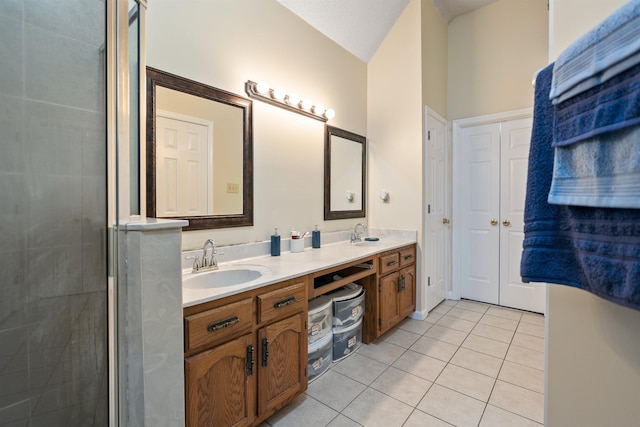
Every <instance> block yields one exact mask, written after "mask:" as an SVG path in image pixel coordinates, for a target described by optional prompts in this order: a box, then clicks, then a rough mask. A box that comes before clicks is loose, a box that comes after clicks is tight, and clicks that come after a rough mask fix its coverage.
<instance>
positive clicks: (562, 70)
mask: <svg viewBox="0 0 640 427" xmlns="http://www.w3.org/2000/svg"><path fill="white" fill-rule="evenodd" d="M638 52H640V0H630V1H629V2H627V3H626V4H625V5H623V6H622V7H620V8H619V9H618V10H616V11H615V12H614V13H612V14H611V15H610V16H609V17H608V18H606V19H605V20H604V21H603V22H602V23H601V24H600V25H598V26H596V27H595V28H594V29H592V30H591V31H589V32H587V33H586V34H584V35H583V36H582V37H580V38H579V39H578V40H576V41H575V42H574V43H572V44H571V46H569V47H568V48H567V49H566V50H565V51H563V52H562V53H561V54H560V55H559V56H558V59H557V60H556V63H555V66H554V70H553V81H552V85H551V88H550V91H549V97H550V98H551V99H552V100H553V103H554V104H556V103H558V102H562V101H563V100H565V99H568V98H569V97H570V96H575V95H576V94H577V93H579V92H580V91H583V90H587V89H589V88H591V87H593V86H596V85H598V84H600V83H602V82H604V81H606V80H607V79H609V78H611V77H613V76H615V75H616V73H617V72H622V71H624V70H625V69H626V68H627V67H631V66H634V65H636V64H638V61H640V57H638V56H635V58H634V59H632V57H633V55H634V54H635V53H638ZM569 91H572V92H571V93H568V92H569Z"/></svg>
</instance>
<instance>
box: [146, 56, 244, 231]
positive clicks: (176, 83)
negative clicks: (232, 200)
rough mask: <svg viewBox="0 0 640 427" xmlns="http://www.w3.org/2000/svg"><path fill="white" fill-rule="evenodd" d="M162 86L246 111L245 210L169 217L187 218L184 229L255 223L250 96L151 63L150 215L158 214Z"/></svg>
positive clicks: (148, 167)
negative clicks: (158, 104)
mask: <svg viewBox="0 0 640 427" xmlns="http://www.w3.org/2000/svg"><path fill="white" fill-rule="evenodd" d="M157 86H162V87H166V88H168V89H173V90H177V91H179V92H183V93H187V94H190V95H194V96H198V97H201V98H206V99H210V100H212V101H215V102H221V103H224V104H227V105H231V106H234V107H238V108H240V109H242V112H243V136H244V146H243V150H242V157H243V160H242V163H243V173H242V179H243V183H242V188H243V192H242V213H241V214H231V215H213V216H189V217H175V218H167V219H186V220H188V221H189V225H188V226H187V227H184V228H183V230H185V231H189V230H202V229H208V228H227V227H243V226H249V225H253V125H252V123H253V121H252V110H253V108H252V107H253V105H252V102H253V101H251V100H250V99H246V98H243V97H241V96H238V95H236V94H233V93H230V92H226V91H223V90H220V89H216V88H214V87H211V86H207V85H205V84H202V83H198V82H195V81H193V80H189V79H185V78H183V77H180V76H176V75H173V74H169V73H167V72H164V71H160V70H157V69H154V68H151V67H147V175H146V176H147V216H148V217H152V218H153V217H155V216H156V144H155V140H156V87H157Z"/></svg>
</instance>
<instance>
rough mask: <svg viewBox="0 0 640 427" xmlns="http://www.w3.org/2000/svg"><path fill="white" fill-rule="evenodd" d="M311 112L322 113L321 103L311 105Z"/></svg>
mask: <svg viewBox="0 0 640 427" xmlns="http://www.w3.org/2000/svg"><path fill="white" fill-rule="evenodd" d="M313 112H314V113H316V114H317V115H319V116H321V115H322V114H323V113H324V106H323V105H322V104H318V105H316V106H314V107H313Z"/></svg>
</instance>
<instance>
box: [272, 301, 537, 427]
mask: <svg viewBox="0 0 640 427" xmlns="http://www.w3.org/2000/svg"><path fill="white" fill-rule="evenodd" d="M543 393H544V317H543V316H542V315H538V314H534V313H529V312H523V311H517V310H511V309H506V308H502V307H497V306H492V305H488V304H482V303H478V302H473V301H466V300H462V301H449V300H447V301H444V302H442V303H441V304H440V305H439V306H438V307H436V308H435V309H434V310H432V311H431V313H429V316H428V317H427V319H426V320H424V321H419V320H413V319H405V320H404V321H403V322H402V323H400V324H399V325H398V326H397V327H395V328H394V329H392V330H391V331H389V332H388V333H386V334H385V335H383V336H382V337H381V338H380V339H379V340H377V341H376V342H375V343H373V344H369V345H363V346H362V347H360V349H358V351H357V352H355V353H353V354H352V355H350V356H348V357H346V358H345V359H343V360H342V361H340V362H338V363H335V364H333V365H332V366H331V368H330V369H329V370H328V371H326V372H325V373H324V374H323V375H322V376H320V377H318V378H317V379H316V380H315V381H313V382H312V383H311V384H309V389H308V390H307V392H306V393H304V394H303V395H301V396H299V397H298V398H297V399H296V400H294V401H293V402H292V403H291V404H290V405H288V406H287V407H285V408H283V409H282V410H281V411H280V412H278V413H277V414H275V415H274V416H272V417H271V418H269V419H268V420H267V421H266V422H265V423H263V424H262V426H261V427H265V426H274V427H285V426H295V427H299V426H304V427H315V426H331V427H348V426H367V427H369V426H371V427H375V426H382V427H394V426H404V427H428V426H452V425H453V426H459V427H465V426H481V427H485V426H489V427H500V426H541V425H542V423H543V420H544V395H543Z"/></svg>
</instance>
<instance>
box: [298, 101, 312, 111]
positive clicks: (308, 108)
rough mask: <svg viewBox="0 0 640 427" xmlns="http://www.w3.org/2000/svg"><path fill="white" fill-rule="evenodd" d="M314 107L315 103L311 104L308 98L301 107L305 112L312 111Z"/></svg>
mask: <svg viewBox="0 0 640 427" xmlns="http://www.w3.org/2000/svg"><path fill="white" fill-rule="evenodd" d="M312 105H313V102H311V100H310V99H309V98H307V99H305V100H303V101H302V103H301V104H300V107H302V109H303V110H310V109H311V106H312Z"/></svg>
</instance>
